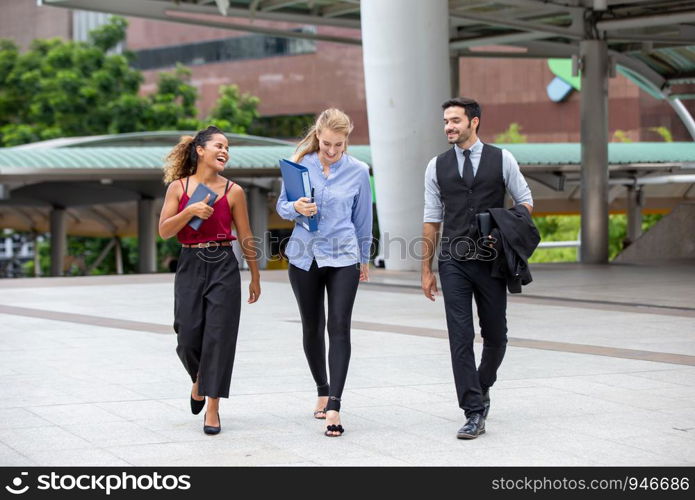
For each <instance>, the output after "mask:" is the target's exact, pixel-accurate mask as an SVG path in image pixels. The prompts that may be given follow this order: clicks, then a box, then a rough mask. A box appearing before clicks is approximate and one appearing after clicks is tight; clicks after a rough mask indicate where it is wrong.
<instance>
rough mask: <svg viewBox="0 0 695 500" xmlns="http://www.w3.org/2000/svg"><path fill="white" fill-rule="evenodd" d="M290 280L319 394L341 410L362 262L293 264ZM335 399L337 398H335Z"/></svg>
mask: <svg viewBox="0 0 695 500" xmlns="http://www.w3.org/2000/svg"><path fill="white" fill-rule="evenodd" d="M289 276H290V283H291V284H292V290H293V291H294V296H295V297H296V299H297V305H298V306H299V314H300V316H301V317H302V331H303V344H304V354H305V355H306V359H307V361H308V363H309V369H310V370H311V374H312V376H313V377H314V381H315V382H316V387H317V389H318V395H319V396H331V397H332V398H331V399H329V401H328V405H327V406H326V409H327V410H340V401H339V400H340V398H341V397H342V394H343V388H344V387H345V380H346V378H347V371H348V365H349V364H350V322H351V321H352V306H353V305H354V303H355V296H356V295H357V287H358V285H359V281H360V268H359V264H353V265H351V266H345V267H328V266H326V267H318V265H317V264H316V261H313V262H312V264H311V268H310V269H309V270H308V271H304V270H303V269H300V268H298V267H296V266H293V265H292V264H290V269H289ZM326 292H327V294H328V340H329V348H328V368H329V370H330V375H331V379H330V384H329V381H328V377H327V375H326V343H325V333H324V332H325V329H326V312H325V310H324V295H325V293H326ZM333 398H337V400H336V399H333Z"/></svg>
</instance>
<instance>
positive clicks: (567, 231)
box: [529, 215, 581, 263]
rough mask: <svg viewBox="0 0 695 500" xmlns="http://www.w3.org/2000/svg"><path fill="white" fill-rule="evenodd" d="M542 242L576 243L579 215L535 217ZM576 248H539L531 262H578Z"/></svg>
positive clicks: (534, 220)
mask: <svg viewBox="0 0 695 500" xmlns="http://www.w3.org/2000/svg"><path fill="white" fill-rule="evenodd" d="M533 222H534V223H535V224H536V227H537V228H538V232H539V233H540V235H541V241H576V240H577V236H578V235H579V228H580V226H581V219H580V217H579V216H578V215H546V216H540V217H539V216H534V217H533ZM576 261H577V249H576V248H543V249H541V248H538V249H536V251H535V252H534V253H533V255H532V256H531V259H529V262H532V263H535V262H576Z"/></svg>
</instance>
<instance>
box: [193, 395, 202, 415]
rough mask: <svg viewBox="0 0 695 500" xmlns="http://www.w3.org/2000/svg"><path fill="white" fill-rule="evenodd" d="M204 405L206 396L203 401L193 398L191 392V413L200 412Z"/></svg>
mask: <svg viewBox="0 0 695 500" xmlns="http://www.w3.org/2000/svg"><path fill="white" fill-rule="evenodd" d="M204 406H205V398H203V400H202V401H198V400H197V399H193V395H192V394H191V413H193V415H197V414H198V413H200V412H201V411H202V410H203V407H204Z"/></svg>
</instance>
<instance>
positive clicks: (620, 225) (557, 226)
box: [529, 214, 663, 263]
mask: <svg viewBox="0 0 695 500" xmlns="http://www.w3.org/2000/svg"><path fill="white" fill-rule="evenodd" d="M662 217H663V215H661V214H645V215H643V216H642V232H646V231H648V230H649V228H651V227H652V226H653V225H654V224H656V223H657V222H659V220H661V218H662ZM533 222H534V223H535V224H536V227H537V228H538V232H539V233H540V235H541V241H576V240H577V239H578V237H579V230H580V228H581V217H580V216H579V215H546V216H534V217H533ZM626 236H627V216H626V215H625V214H611V215H610V216H609V219H608V258H609V260H613V259H614V258H615V257H617V256H618V254H619V253H620V252H621V251H622V250H623V242H624V241H625V237H626ZM576 260H577V249H576V248H538V249H536V251H535V252H534V254H533V255H532V256H531V259H530V260H529V262H532V263H533V262H576Z"/></svg>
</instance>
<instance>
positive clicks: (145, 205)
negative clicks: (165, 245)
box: [138, 198, 157, 273]
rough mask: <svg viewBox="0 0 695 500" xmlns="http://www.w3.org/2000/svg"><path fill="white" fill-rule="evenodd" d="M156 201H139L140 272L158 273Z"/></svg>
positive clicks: (147, 199) (144, 199) (146, 199)
mask: <svg viewBox="0 0 695 500" xmlns="http://www.w3.org/2000/svg"><path fill="white" fill-rule="evenodd" d="M156 216H157V214H156V213H155V207H154V200H153V199H152V198H141V199H139V200H138V272H139V273H156V272H157V244H156V242H155V235H156V227H157V226H156V224H155V217H156Z"/></svg>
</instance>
